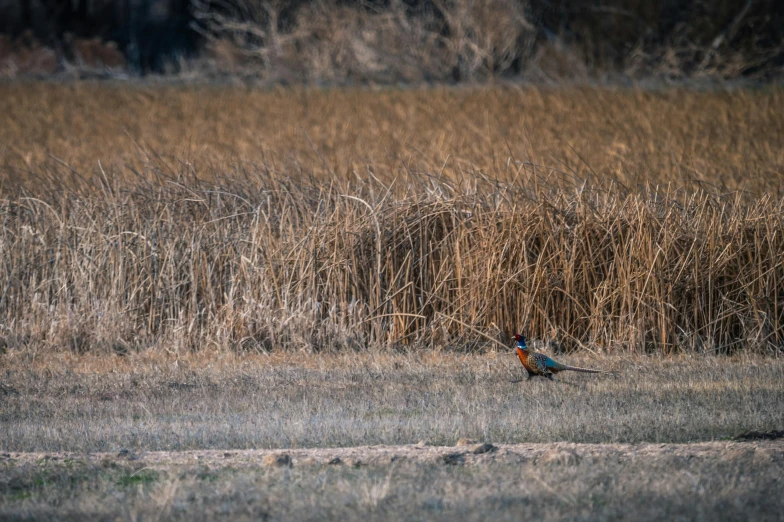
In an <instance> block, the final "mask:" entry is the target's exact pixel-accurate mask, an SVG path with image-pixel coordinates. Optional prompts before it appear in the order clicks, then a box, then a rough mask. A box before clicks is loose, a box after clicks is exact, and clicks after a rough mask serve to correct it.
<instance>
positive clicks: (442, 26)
mask: <svg viewBox="0 0 784 522" xmlns="http://www.w3.org/2000/svg"><path fill="white" fill-rule="evenodd" d="M783 43H784V4H782V3H781V2H777V1H775V0H758V1H752V0H748V1H746V2H743V1H737V0H715V1H708V0H686V1H678V0H651V1H648V0H606V1H587V0H0V77H12V78H13V77H17V76H24V75H28V76H29V75H33V76H36V75H38V76H41V75H51V74H56V73H62V72H69V73H70V72H77V73H79V74H82V75H84V74H89V73H96V72H101V73H103V74H106V73H107V71H111V72H112V73H117V72H121V73H125V72H132V73H134V74H147V73H183V72H185V73H192V74H200V75H202V76H203V77H205V78H207V79H209V78H210V77H224V76H226V74H227V73H231V74H232V75H234V76H241V77H246V78H249V79H253V80H257V81H263V82H273V83H290V82H294V83H302V82H305V83H316V84H320V83H327V84H335V83H337V84H344V83H397V82H407V83H421V82H455V81H483V80H487V79H489V78H494V77H504V78H525V79H532V80H539V81H548V80H551V79H557V78H564V77H567V78H583V79H585V78H599V79H601V78H605V77H607V76H616V75H621V76H623V77H629V78H641V77H643V78H645V77H658V78H665V79H681V78H710V79H725V80H726V79H738V78H750V79H754V80H769V79H771V78H774V77H778V76H779V75H780V72H781V69H782V65H784V53H782V45H783Z"/></svg>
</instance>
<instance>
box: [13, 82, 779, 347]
mask: <svg viewBox="0 0 784 522" xmlns="http://www.w3.org/2000/svg"><path fill="white" fill-rule="evenodd" d="M3 89H4V91H5V95H4V96H3V97H2V99H3V102H0V103H2V104H3V106H4V107H3V110H2V111H0V113H2V114H3V115H4V116H3V118H4V125H2V126H0V128H2V129H3V130H0V135H1V136H0V137H1V138H2V143H4V144H5V145H4V149H3V152H2V160H0V161H2V164H3V170H2V172H3V174H4V178H5V181H4V182H3V185H2V198H0V217H1V218H2V230H0V249H2V260H3V261H2V265H0V281H2V283H0V284H2V285H3V286H2V297H0V315H1V316H2V317H3V318H4V322H3V325H2V331H0V340H1V341H2V344H3V346H5V349H6V350H8V349H12V350H33V351H35V352H40V351H41V350H44V351H45V350H55V351H57V350H64V349H65V350H70V351H73V352H77V353H84V352H88V351H92V352H98V353H109V354H111V353H119V354H125V353H128V352H129V351H135V350H142V349H156V350H166V351H169V352H174V353H187V352H190V351H193V350H200V349H204V348H205V347H209V346H216V347H218V348H219V349H222V350H228V351H233V352H237V351H258V352H268V351H271V350H280V349H287V350H303V349H304V350H309V351H324V350H328V351H332V350H342V349H351V350H364V349H374V348H378V347H382V346H388V345H393V346H420V347H421V346H430V347H433V346H438V347H448V346H451V347H454V346H460V347H461V349H465V348H466V347H468V348H471V347H479V346H480V345H481V344H482V343H486V337H485V336H487V335H489V336H490V337H491V338H493V339H495V340H498V341H500V342H502V343H504V342H507V341H508V340H509V336H510V335H511V334H512V333H513V332H515V331H518V330H524V331H526V332H528V333H529V334H530V335H531V336H533V337H540V338H541V337H552V338H555V339H558V340H559V341H560V343H561V346H563V347H564V348H565V349H567V350H568V349H574V348H588V349H590V350H592V351H593V352H598V351H608V350H610V351H611V350H623V351H635V352H639V351H647V352H653V351H659V352H662V353H672V352H677V351H690V352H699V353H704V352H708V353H729V352H736V351H739V350H753V351H757V352H770V351H773V352H777V351H779V350H781V347H782V346H783V345H782V342H783V341H782V339H784V329H783V328H784V307H782V305H781V303H782V302H784V293H783V292H784V258H783V257H782V252H784V230H782V227H784V207H783V206H782V205H783V203H782V202H783V201H784V200H782V199H781V197H780V196H779V195H777V194H778V191H780V190H781V171H780V168H781V150H784V147H782V146H781V145H782V144H783V143H782V142H784V133H783V132H782V129H781V125H780V119H779V118H777V117H776V115H777V114H778V113H779V108H780V107H781V105H782V101H781V99H782V96H781V92H780V91H779V90H770V91H765V92H756V93H752V92H745V91H738V92H731V93H704V94H698V93H687V92H683V93H677V94H675V93H666V94H655V93H648V92H644V91H608V90H594V89H566V90H559V91H555V92H550V93H543V92H541V91H539V90H537V89H512V88H490V89H478V90H459V91H457V90H455V91H450V90H422V91H419V90H415V91H395V92H391V91H382V92H371V91H343V92H334V91H325V92H319V91H293V92H285V93H284V92H269V93H262V92H249V93H248V92H245V91H235V90H227V91H217V90H210V89H206V90H202V89H195V90H194V89H170V88H168V89H161V90H150V89H135V88H114V87H96V86H85V87H56V86H45V85H35V86H31V87H24V88H22V87H19V86H5V87H3ZM115 107H121V108H122V110H119V111H115V110H113V109H114V108H115ZM224 147H226V148H224ZM543 165H553V166H552V167H546V166H543ZM716 184H721V185H722V186H723V187H724V188H719V186H717V185H716ZM738 189H747V190H746V191H743V190H738ZM763 191H765V192H767V193H763ZM771 193H772V194H771ZM479 334H482V335H479Z"/></svg>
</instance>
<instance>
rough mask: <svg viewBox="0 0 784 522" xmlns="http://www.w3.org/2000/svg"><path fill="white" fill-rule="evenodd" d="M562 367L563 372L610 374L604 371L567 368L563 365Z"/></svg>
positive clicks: (574, 367) (575, 367)
mask: <svg viewBox="0 0 784 522" xmlns="http://www.w3.org/2000/svg"><path fill="white" fill-rule="evenodd" d="M563 367H564V370H571V371H573V372H583V373H610V372H606V371H604V370H594V369H592V368H579V367H577V366H567V365H565V364H564V365H563Z"/></svg>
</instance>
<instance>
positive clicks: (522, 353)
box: [517, 346, 531, 370]
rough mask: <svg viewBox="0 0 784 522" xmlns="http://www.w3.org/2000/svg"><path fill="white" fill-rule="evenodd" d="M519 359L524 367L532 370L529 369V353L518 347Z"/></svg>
mask: <svg viewBox="0 0 784 522" xmlns="http://www.w3.org/2000/svg"><path fill="white" fill-rule="evenodd" d="M517 357H518V358H519V359H520V362H521V363H523V367H524V368H526V369H528V370H530V369H531V368H529V367H528V352H525V351H523V350H522V348H520V347H519V346H518V347H517Z"/></svg>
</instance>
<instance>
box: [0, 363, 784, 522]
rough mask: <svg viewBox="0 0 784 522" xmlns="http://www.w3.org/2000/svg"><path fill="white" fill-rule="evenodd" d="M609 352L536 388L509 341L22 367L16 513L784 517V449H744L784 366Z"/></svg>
mask: <svg viewBox="0 0 784 522" xmlns="http://www.w3.org/2000/svg"><path fill="white" fill-rule="evenodd" d="M568 358H569V361H570V362H579V363H581V364H585V365H588V364H596V363H597V360H596V358H584V357H582V358H581V357H577V356H570V357H568ZM604 358H605V359H607V360H608V362H609V364H610V365H611V366H612V368H614V369H615V370H617V371H618V373H617V375H598V376H596V375H566V376H562V377H560V378H559V380H558V381H557V382H549V381H545V380H542V381H537V380H533V381H530V382H523V383H515V384H513V383H510V382H509V380H511V379H513V378H515V377H518V376H520V374H521V368H520V367H519V365H518V364H517V363H516V361H515V358H514V357H513V356H512V355H511V354H510V353H508V352H494V353H490V354H484V355H456V354H451V353H441V354H437V353H434V352H424V353H422V352H417V353H411V354H408V355H403V354H383V353H376V354H368V353H365V354H361V353H360V354H337V355H332V356H326V355H316V356H305V355H302V354H277V355H270V356H231V357H229V356H225V355H224V356H221V355H220V354H204V355H202V356H201V357H196V356H192V357H190V358H188V359H186V360H180V361H177V360H173V359H166V358H161V357H155V356H153V355H151V354H148V355H146V356H144V355H139V356H135V355H132V356H129V357H126V358H122V359H120V360H111V359H110V360H108V361H107V357H106V356H103V357H100V356H91V355H87V356H71V355H62V356H58V357H56V358H50V359H49V360H39V361H38V362H36V363H33V364H29V365H24V364H21V363H19V364H17V363H18V361H12V364H10V365H9V366H11V367H12V368H13V367H20V368H24V369H19V370H12V369H11V370H7V371H6V373H5V380H4V382H5V383H7V384H6V391H5V395H4V396H2V397H0V400H2V401H3V410H2V414H0V440H2V441H3V448H2V449H3V452H4V453H3V454H2V455H0V515H1V516H2V517H3V518H4V519H13V518H14V517H16V518H20V519H21V518H25V517H27V518H34V519H45V518H48V517H51V516H54V515H55V514H57V516H58V518H61V517H66V518H68V517H70V518H73V519H79V518H82V517H90V518H95V519H113V518H114V517H121V518H123V519H128V518H131V519H138V518H139V517H141V518H143V519H150V518H158V519H188V520H191V519H197V520H211V519H215V518H227V519H233V520H234V519H238V518H254V519H258V518H265V517H269V518H270V519H276V520H277V519H291V518H296V519H316V518H338V517H340V518H346V517H348V518H349V519H351V520H353V519H358V518H364V517H367V516H370V517H371V518H373V519H379V520H392V519H395V520H399V519H400V518H401V517H403V518H412V519H422V520H432V519H438V520H441V519H443V520H447V519H448V520H455V519H458V520H474V519H476V520H479V519H486V517H487V516H488V514H492V515H493V517H494V518H500V519H503V520H519V519H520V517H531V516H536V518H537V519H544V520H559V519H563V518H565V517H566V518H574V517H577V518H581V519H586V520H606V519H608V518H614V519H615V518H617V519H623V518H627V517H629V516H634V517H635V518H638V519H646V520H655V519H659V520H663V519H672V518H673V517H675V518H677V517H685V518H688V519H691V520H717V519H721V520H746V519H748V518H749V517H751V518H753V519H755V520H778V519H779V518H778V517H780V513H781V508H782V507H783V506H782V504H781V497H780V495H777V493H776V492H777V490H780V488H781V477H782V471H784V444H782V443H781V441H770V442H765V441H762V442H754V441H750V442H733V441H732V440H731V439H732V438H733V437H734V436H735V435H738V434H740V433H742V432H746V431H748V430H755V431H760V432H769V431H772V430H775V429H776V428H780V427H781V426H782V425H784V388H783V387H782V386H781V383H782V381H783V380H784V363H783V362H782V360H781V359H760V358H759V357H752V358H747V357H742V356H735V357H715V356H714V357H706V356H696V357H685V356H679V357H670V358H667V359H664V360H662V359H660V358H654V357H647V356H634V357H629V356H626V357H621V356H605V357H604ZM460 439H468V440H474V441H476V442H475V443H473V444H471V443H466V442H464V441H461V440H460ZM552 441H571V442H570V443H563V442H562V443H556V444H552ZM698 441H717V442H707V443H701V442H698ZM482 442H489V443H491V444H492V445H493V446H495V447H494V448H489V447H487V446H485V447H484V448H483V447H482V446H481V444H480V443H482ZM575 442H577V443H583V444H574V443H575ZM695 442H697V443H695ZM510 443H512V444H510ZM585 443H591V444H585ZM597 443H598V444H597ZM673 443H679V444H673ZM687 443H688V444H687ZM366 445H371V446H372V447H367V446H366ZM271 449H275V451H270V450H271ZM335 459H338V460H335ZM330 463H331V464H330ZM107 499H111V502H107Z"/></svg>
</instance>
